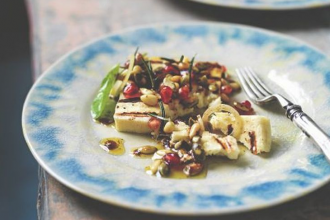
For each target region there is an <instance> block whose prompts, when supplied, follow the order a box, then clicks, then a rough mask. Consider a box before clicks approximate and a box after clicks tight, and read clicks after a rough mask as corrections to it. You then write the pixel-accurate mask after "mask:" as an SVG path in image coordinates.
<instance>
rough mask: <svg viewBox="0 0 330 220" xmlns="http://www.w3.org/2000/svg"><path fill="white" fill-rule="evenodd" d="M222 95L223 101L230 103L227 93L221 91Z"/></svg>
mask: <svg viewBox="0 0 330 220" xmlns="http://www.w3.org/2000/svg"><path fill="white" fill-rule="evenodd" d="M220 97H221V101H224V102H227V103H229V101H230V99H229V97H228V96H227V95H226V94H225V93H221V94H220Z"/></svg>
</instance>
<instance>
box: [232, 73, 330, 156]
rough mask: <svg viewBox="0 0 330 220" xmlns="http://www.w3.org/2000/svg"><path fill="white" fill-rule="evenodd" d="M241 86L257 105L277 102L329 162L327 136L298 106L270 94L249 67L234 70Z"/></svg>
mask: <svg viewBox="0 0 330 220" xmlns="http://www.w3.org/2000/svg"><path fill="white" fill-rule="evenodd" d="M236 72H237V75H238V78H239V80H240V82H241V85H242V87H243V89H244V91H245V93H246V94H247V96H248V97H249V98H250V99H251V101H252V102H253V103H255V104H257V105H265V104H268V103H270V102H272V101H275V100H277V101H278V102H279V103H280V105H281V106H282V107H283V108H284V109H285V114H286V116H287V117H288V118H289V119H290V120H291V121H292V122H293V123H294V124H295V125H296V126H297V127H299V128H300V129H301V130H302V131H303V132H304V133H305V134H306V136H307V137H309V138H312V139H313V141H314V142H315V143H316V144H317V145H318V146H319V147H320V148H321V149H322V151H323V153H324V154H325V156H326V157H327V158H328V160H329V161H330V138H329V136H328V135H327V134H326V133H325V132H324V131H323V130H322V129H321V128H320V127H319V126H318V125H317V124H316V123H315V122H314V121H313V120H312V119H311V118H310V117H309V116H308V115H307V114H305V113H304V112H303V111H302V109H301V107H300V106H299V105H295V104H293V103H292V102H290V101H289V100H288V99H286V98H284V97H283V96H282V95H280V94H277V93H273V92H271V91H270V90H269V89H268V88H267V86H265V84H264V83H263V82H262V81H261V80H260V79H259V78H258V76H257V74H256V73H255V72H254V71H253V69H252V68H251V67H245V68H240V69H236Z"/></svg>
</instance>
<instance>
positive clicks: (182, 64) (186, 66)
mask: <svg viewBox="0 0 330 220" xmlns="http://www.w3.org/2000/svg"><path fill="white" fill-rule="evenodd" d="M178 67H179V69H180V70H187V69H189V64H188V63H179V65H178Z"/></svg>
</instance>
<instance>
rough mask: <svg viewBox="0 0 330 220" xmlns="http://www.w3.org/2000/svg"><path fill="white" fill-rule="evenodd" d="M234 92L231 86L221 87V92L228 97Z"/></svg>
mask: <svg viewBox="0 0 330 220" xmlns="http://www.w3.org/2000/svg"><path fill="white" fill-rule="evenodd" d="M232 91H233V88H231V87H230V86H229V85H224V86H221V92H222V93H225V94H226V95H229V94H230V93H231V92H232Z"/></svg>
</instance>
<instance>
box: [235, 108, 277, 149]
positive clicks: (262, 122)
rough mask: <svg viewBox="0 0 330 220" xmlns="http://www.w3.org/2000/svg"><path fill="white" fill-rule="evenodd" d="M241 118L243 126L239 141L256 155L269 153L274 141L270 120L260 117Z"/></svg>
mask: <svg viewBox="0 0 330 220" xmlns="http://www.w3.org/2000/svg"><path fill="white" fill-rule="evenodd" d="M241 117H242V119H243V120H242V121H243V126H242V133H241V135H240V136H239V138H238V141H239V142H241V143H242V144H243V145H244V146H245V147H247V148H248V149H250V151H251V152H252V153H254V154H259V153H261V152H269V151H270V148H271V140H272V139H271V127H270V120H269V118H267V117H265V116H259V115H249V116H244V115H243V116H241Z"/></svg>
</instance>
